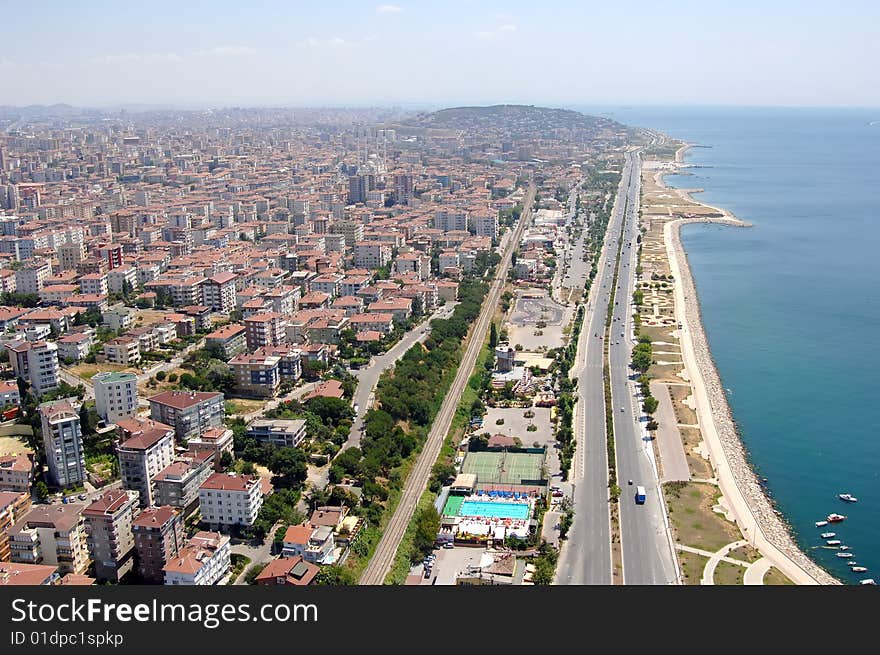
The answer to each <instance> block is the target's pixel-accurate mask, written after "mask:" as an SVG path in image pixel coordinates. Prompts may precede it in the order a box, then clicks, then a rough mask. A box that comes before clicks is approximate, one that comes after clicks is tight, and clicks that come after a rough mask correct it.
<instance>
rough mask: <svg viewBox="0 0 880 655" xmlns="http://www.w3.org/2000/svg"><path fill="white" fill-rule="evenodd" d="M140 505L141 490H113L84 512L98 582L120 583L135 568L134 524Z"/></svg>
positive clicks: (90, 551)
mask: <svg viewBox="0 0 880 655" xmlns="http://www.w3.org/2000/svg"><path fill="white" fill-rule="evenodd" d="M137 506H138V492H137V491H127V490H124V489H112V490H110V491H108V492H107V493H105V494H104V495H103V496H101V497H100V498H98V499H97V500H95V502H93V503H92V504H91V505H89V506H88V507H86V508H85V509H84V510H83V517H84V518H85V524H86V534H87V535H88V544H89V553H91V556H92V559H93V560H94V562H95V577H97V579H98V580H112V581H114V582H116V581H119V580H120V579H121V578H122V577H123V576H124V575H126V574H127V573H128V572H129V571H131V570H132V569H134V535H133V534H132V530H131V524H132V520H133V519H134V514H135V512H136V511H137V510H136V508H137Z"/></svg>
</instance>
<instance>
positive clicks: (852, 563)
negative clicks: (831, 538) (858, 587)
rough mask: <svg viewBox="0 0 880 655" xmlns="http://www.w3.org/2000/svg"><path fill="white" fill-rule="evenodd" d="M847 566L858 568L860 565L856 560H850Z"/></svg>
mask: <svg viewBox="0 0 880 655" xmlns="http://www.w3.org/2000/svg"><path fill="white" fill-rule="evenodd" d="M846 565H847V566H858V565H859V563H858V562H857V561H855V560H850V561H849V562H847V563H846Z"/></svg>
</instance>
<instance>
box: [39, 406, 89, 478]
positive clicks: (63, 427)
mask: <svg viewBox="0 0 880 655" xmlns="http://www.w3.org/2000/svg"><path fill="white" fill-rule="evenodd" d="M38 409H39V412H40V421H41V423H42V432H43V445H44V446H45V449H46V461H47V463H48V464H49V476H50V478H51V479H52V482H54V483H55V484H56V485H58V486H59V487H69V486H74V485H76V486H79V485H82V484H83V483H84V482H85V480H86V476H85V468H86V462H85V454H84V452H83V443H82V432H81V430H80V425H79V402H78V401H77V399H76V398H65V399H64V400H56V401H53V402H48V403H43V404H42V405H40V406H39V408H38Z"/></svg>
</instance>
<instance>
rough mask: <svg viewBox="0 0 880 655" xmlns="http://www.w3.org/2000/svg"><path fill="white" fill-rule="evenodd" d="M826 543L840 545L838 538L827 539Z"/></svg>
mask: <svg viewBox="0 0 880 655" xmlns="http://www.w3.org/2000/svg"><path fill="white" fill-rule="evenodd" d="M827 544H828V545H829V546H839V545H840V539H829V540H828V541H827Z"/></svg>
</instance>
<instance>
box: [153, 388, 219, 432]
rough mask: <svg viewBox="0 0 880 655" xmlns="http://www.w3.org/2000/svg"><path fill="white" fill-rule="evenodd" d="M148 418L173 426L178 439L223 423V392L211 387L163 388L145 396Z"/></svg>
mask: <svg viewBox="0 0 880 655" xmlns="http://www.w3.org/2000/svg"><path fill="white" fill-rule="evenodd" d="M148 400H149V401H150V418H152V419H153V420H154V421H159V422H160V423H164V424H166V425H171V426H173V427H174V433H175V435H176V437H177V439H178V440H179V441H186V440H187V439H189V438H190V437H193V436H198V435H200V434H201V433H202V432H204V431H205V430H207V429H208V428H215V427H219V426H220V425H222V424H223V418H224V416H225V406H224V403H223V394H222V393H217V392H210V391H165V392H163V393H160V394H156V395H155V396H151V397H150V398H148Z"/></svg>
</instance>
